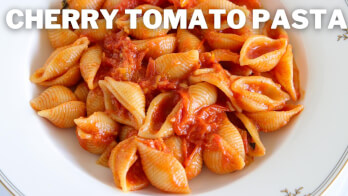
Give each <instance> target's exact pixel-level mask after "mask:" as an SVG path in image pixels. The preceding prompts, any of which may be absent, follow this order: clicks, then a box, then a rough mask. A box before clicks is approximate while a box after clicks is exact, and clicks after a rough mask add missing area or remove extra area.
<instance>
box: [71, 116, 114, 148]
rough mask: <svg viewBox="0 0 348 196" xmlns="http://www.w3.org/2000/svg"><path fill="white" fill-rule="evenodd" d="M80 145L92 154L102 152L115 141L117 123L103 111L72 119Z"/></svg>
mask: <svg viewBox="0 0 348 196" xmlns="http://www.w3.org/2000/svg"><path fill="white" fill-rule="evenodd" d="M74 122H75V124H76V125H77V129H76V135H77V138H78V140H79V143H80V146H81V147H82V148H84V149H85V150H87V151H88V152H90V153H93V154H102V153H103V152H104V151H105V150H106V148H107V147H108V146H109V144H110V143H112V142H113V141H115V138H116V135H117V133H118V131H119V125H118V124H117V123H116V122H114V121H113V120H112V119H110V118H109V117H108V116H107V115H106V114H105V113H103V112H96V113H94V114H93V115H91V116H89V117H87V118H84V117H81V118H78V119H75V120H74Z"/></svg>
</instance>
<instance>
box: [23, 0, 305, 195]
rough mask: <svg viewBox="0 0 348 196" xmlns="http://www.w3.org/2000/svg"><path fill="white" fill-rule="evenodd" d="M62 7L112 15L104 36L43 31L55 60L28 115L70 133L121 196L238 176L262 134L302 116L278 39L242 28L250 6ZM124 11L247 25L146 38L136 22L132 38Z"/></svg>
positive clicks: (37, 75) (185, 1)
mask: <svg viewBox="0 0 348 196" xmlns="http://www.w3.org/2000/svg"><path fill="white" fill-rule="evenodd" d="M66 3H67V8H69V9H75V10H78V11H79V12H80V11H81V10H82V9H94V10H97V11H99V10H100V9H107V10H108V11H111V10H113V9H119V13H118V14H117V17H116V19H115V20H114V21H113V22H114V28H113V29H107V28H106V20H105V18H103V17H99V18H98V20H97V22H96V23H97V26H98V29H92V28H91V27H90V28H88V29H83V30H81V29H73V28H72V27H71V28H70V29H65V30H63V29H61V30H49V31H48V37H49V41H50V43H51V45H52V47H53V48H54V51H53V53H52V54H51V55H50V56H49V57H48V59H47V61H46V62H45V63H44V64H43V65H42V66H41V68H39V69H37V70H36V71H34V72H33V73H32V75H31V76H30V81H31V82H32V83H35V84H37V85H38V86H44V87H46V88H47V89H46V90H44V91H43V92H42V93H41V94H39V95H38V96H37V97H35V98H33V99H32V100H31V101H30V105H31V107H32V108H33V109H34V111H35V112H37V113H38V115H39V116H41V117H43V118H44V119H46V120H47V121H48V122H50V123H51V124H52V125H54V126H56V127H59V128H62V129H64V128H65V129H67V128H74V129H75V133H76V141H77V142H78V143H79V144H80V146H81V147H82V148H83V149H84V150H85V151H87V152H89V153H92V154H94V156H96V157H95V161H96V163H97V164H99V165H102V166H104V167H106V168H108V169H110V173H112V176H113V178H111V177H110V181H111V182H112V181H114V184H115V186H116V187H118V188H119V189H121V190H122V191H124V192H129V191H136V190H139V189H144V188H146V187H148V186H151V185H152V186H154V187H156V188H157V189H159V190H161V191H164V192H169V193H190V192H191V189H190V186H189V183H190V180H191V179H193V178H197V177H198V178H199V174H200V173H201V171H202V169H203V167H207V168H208V169H209V170H210V171H211V172H214V173H216V174H228V173H233V172H238V171H239V170H242V169H244V168H245V167H248V165H249V164H251V163H252V162H253V160H254V159H258V158H260V157H261V156H264V155H265V154H266V147H267V146H266V145H264V144H263V142H262V134H260V132H264V133H265V134H268V132H274V131H278V130H281V129H282V127H284V126H286V125H287V124H288V123H289V122H290V121H291V120H292V118H294V117H295V116H297V115H298V114H300V113H301V112H302V111H303V109H304V106H303V105H301V104H300V103H298V101H301V97H302V96H301V89H300V86H299V84H300V83H299V71H298V69H297V65H296V62H295V59H294V54H293V51H294V50H296V48H295V47H294V46H293V45H291V44H290V41H291V40H290V38H289V36H288V34H287V33H286V31H285V30H284V29H282V28H277V29H271V27H270V23H269V22H266V23H265V24H264V25H263V27H262V28H261V29H260V30H255V29H251V27H250V25H249V23H251V22H252V21H251V20H252V19H251V18H252V17H251V11H252V9H259V8H261V7H262V6H261V4H260V2H259V0H156V1H152V0H143V1H140V0H67V1H66ZM133 8H136V9H141V10H143V11H145V10H149V9H156V10H158V11H160V12H161V13H163V12H164V9H173V11H174V13H175V12H177V10H178V9H186V10H187V13H188V17H191V15H190V14H191V13H192V12H193V10H194V9H202V11H203V14H204V15H206V16H207V15H209V14H208V10H209V9H226V11H227V12H228V11H230V10H233V9H239V10H241V11H242V12H243V13H245V14H246V16H247V21H248V24H247V26H245V27H243V28H242V29H231V28H229V27H226V25H223V26H222V28H221V29H212V28H211V25H209V28H208V29H200V28H194V29H180V28H179V29H174V28H172V27H170V28H169V29H165V28H164V26H159V27H158V28H157V29H148V28H146V27H145V25H144V23H143V21H142V17H143V15H141V14H140V15H137V28H136V29H131V28H130V20H129V15H127V14H124V10H125V9H133ZM64 9H65V8H64ZM207 17H208V16H207ZM58 18H59V17H58ZM153 19H154V18H152V17H150V22H151V23H153V22H154V21H153ZM188 19H189V18H188ZM208 19H209V17H208ZM210 19H211V18H210ZM226 20H227V17H226V16H223V17H222V24H226ZM58 22H61V21H58ZM208 22H211V21H208ZM67 131H68V129H67ZM110 176H111V175H110ZM216 178H219V176H216Z"/></svg>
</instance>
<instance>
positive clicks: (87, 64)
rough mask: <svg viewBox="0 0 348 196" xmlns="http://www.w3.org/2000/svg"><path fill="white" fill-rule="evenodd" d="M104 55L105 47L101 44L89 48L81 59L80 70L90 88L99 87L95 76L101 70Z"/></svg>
mask: <svg viewBox="0 0 348 196" xmlns="http://www.w3.org/2000/svg"><path fill="white" fill-rule="evenodd" d="M102 56H103V49H102V47H101V46H99V45H95V46H92V47H90V48H88V49H87V50H86V51H85V53H83V55H82V57H81V60H80V70H81V75H82V77H83V79H84V80H85V81H86V83H87V84H88V88H89V89H94V88H96V87H97V85H98V84H97V83H96V82H95V81H94V78H95V76H96V74H97V72H98V70H99V67H100V64H101V61H102Z"/></svg>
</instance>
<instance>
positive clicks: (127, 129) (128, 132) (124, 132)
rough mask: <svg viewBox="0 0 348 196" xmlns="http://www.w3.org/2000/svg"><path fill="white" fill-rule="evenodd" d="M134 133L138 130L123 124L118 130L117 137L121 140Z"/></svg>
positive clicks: (134, 134) (136, 133)
mask: <svg viewBox="0 0 348 196" xmlns="http://www.w3.org/2000/svg"><path fill="white" fill-rule="evenodd" d="M136 135H138V130H136V129H135V128H134V127H131V126H127V125H124V126H122V128H121V130H120V134H119V139H120V141H123V140H125V139H128V138H130V137H132V136H136Z"/></svg>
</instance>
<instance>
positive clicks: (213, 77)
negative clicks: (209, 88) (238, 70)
mask: <svg viewBox="0 0 348 196" xmlns="http://www.w3.org/2000/svg"><path fill="white" fill-rule="evenodd" d="M189 81H190V83H192V84H196V83H200V82H207V83H209V84H212V85H214V86H216V87H217V88H219V89H220V90H221V91H222V92H223V93H224V94H225V95H226V96H227V98H228V99H229V100H230V102H231V104H232V107H233V108H232V109H234V110H237V111H241V109H240V108H239V106H238V104H237V101H236V99H235V98H234V96H233V92H232V90H231V88H230V86H231V81H230V79H229V78H228V75H227V74H226V73H223V72H221V71H220V72H217V71H215V70H214V69H211V68H205V69H198V70H196V71H195V72H193V74H192V75H191V76H190V78H189Z"/></svg>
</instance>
